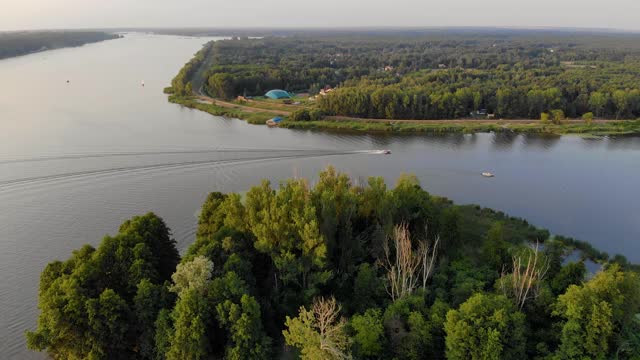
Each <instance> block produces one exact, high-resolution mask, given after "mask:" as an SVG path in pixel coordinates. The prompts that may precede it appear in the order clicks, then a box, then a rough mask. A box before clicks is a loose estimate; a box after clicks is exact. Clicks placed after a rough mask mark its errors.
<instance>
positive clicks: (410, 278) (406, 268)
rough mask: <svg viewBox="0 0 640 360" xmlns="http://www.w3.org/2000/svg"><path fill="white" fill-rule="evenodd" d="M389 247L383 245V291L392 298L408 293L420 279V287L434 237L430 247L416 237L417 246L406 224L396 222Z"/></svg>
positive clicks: (434, 251) (426, 276) (432, 252)
mask: <svg viewBox="0 0 640 360" xmlns="http://www.w3.org/2000/svg"><path fill="white" fill-rule="evenodd" d="M390 241H392V242H393V250H392V249H390V248H389V245H388V243H387V244H386V246H385V260H384V261H383V262H382V265H383V266H384V268H385V269H386V270H387V292H388V293H389V295H390V296H391V299H393V300H394V301H395V300H397V299H401V298H403V297H405V296H408V295H411V293H413V291H414V290H415V289H416V288H417V287H418V284H419V280H420V279H422V287H423V288H426V282H427V280H428V279H429V277H430V276H431V272H432V271H433V266H434V264H435V261H436V255H437V249H438V241H439V240H438V238H436V241H435V242H434V246H433V249H431V247H430V246H429V245H428V244H427V243H426V241H424V240H423V241H420V245H419V246H418V249H417V250H414V249H413V246H412V244H411V234H410V233H409V228H408V226H407V225H406V224H401V225H398V226H396V228H395V231H394V234H393V237H392V238H391V239H390Z"/></svg>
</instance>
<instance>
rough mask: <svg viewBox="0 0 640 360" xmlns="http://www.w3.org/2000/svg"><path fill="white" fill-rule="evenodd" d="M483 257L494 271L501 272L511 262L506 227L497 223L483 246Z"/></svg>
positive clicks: (490, 230)
mask: <svg viewBox="0 0 640 360" xmlns="http://www.w3.org/2000/svg"><path fill="white" fill-rule="evenodd" d="M482 257H483V259H484V261H485V262H486V263H487V265H489V266H490V267H491V268H492V269H495V270H500V269H502V268H503V266H504V265H505V264H506V263H507V262H508V261H509V244H508V243H507V242H506V241H505V240H504V225H503V223H501V222H495V223H493V225H491V228H490V229H489V231H488V232H487V235H486V238H485V240H484V242H483V244H482Z"/></svg>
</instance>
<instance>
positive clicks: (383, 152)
mask: <svg viewBox="0 0 640 360" xmlns="http://www.w3.org/2000/svg"><path fill="white" fill-rule="evenodd" d="M373 153H374V154H378V155H391V150H374V151H373Z"/></svg>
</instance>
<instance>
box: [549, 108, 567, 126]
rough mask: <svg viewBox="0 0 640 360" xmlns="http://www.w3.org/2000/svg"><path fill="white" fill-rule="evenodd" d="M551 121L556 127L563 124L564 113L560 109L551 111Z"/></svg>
mask: <svg viewBox="0 0 640 360" xmlns="http://www.w3.org/2000/svg"><path fill="white" fill-rule="evenodd" d="M551 120H552V121H553V123H554V124H556V125H560V124H562V122H563V121H564V111H562V110H560V109H555V110H551Z"/></svg>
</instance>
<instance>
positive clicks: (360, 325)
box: [350, 308, 385, 358]
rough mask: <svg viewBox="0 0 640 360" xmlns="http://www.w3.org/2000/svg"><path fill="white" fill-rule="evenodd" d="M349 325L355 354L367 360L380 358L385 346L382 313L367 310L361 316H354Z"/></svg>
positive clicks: (375, 310)
mask: <svg viewBox="0 0 640 360" xmlns="http://www.w3.org/2000/svg"><path fill="white" fill-rule="evenodd" d="M350 324H351V328H352V329H353V331H354V336H353V342H354V345H355V352H356V354H358V355H359V356H361V357H369V358H371V357H379V356H381V355H382V352H383V349H384V345H385V338H384V326H383V325H382V311H380V309H374V308H372V309H367V311H365V312H364V314H362V315H354V316H353V317H352V318H351V322H350Z"/></svg>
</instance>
